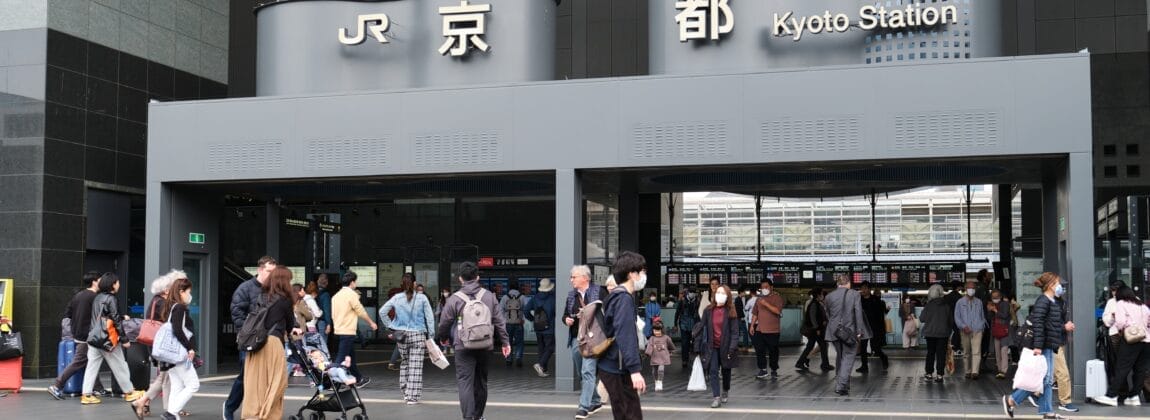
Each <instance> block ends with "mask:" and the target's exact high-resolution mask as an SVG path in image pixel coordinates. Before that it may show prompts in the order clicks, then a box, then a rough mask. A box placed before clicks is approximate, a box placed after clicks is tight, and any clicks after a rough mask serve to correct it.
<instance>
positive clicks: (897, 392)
mask: <svg viewBox="0 0 1150 420" xmlns="http://www.w3.org/2000/svg"><path fill="white" fill-rule="evenodd" d="M890 353H891V355H892V356H893V360H892V361H893V363H892V366H891V368H890V370H888V371H885V372H883V371H882V370H881V369H878V368H877V367H876V366H874V365H872V367H871V369H872V370H871V373H870V374H868V375H862V374H858V373H855V374H854V375H853V377H852V388H851V389H852V394H851V396H849V397H846V398H843V397H838V396H836V395H834V393H832V392H831V388H830V386H829V384H830V381H831V376H832V374H831V373H827V374H823V373H806V374H802V373H798V372H796V371H795V370H794V369H793V368H792V366H793V365H794V363H795V355H796V354H797V349H784V356H783V358H782V361H781V362H780V366H782V369H780V371H779V372H780V374H781V376H780V378H779V380H778V381H775V382H771V381H761V380H756V379H755V378H754V377H753V374H754V364H755V363H754V358H753V357H751V356H746V357H743V358H742V367H741V368H740V369H739V370H737V371H736V373H735V378H734V381H733V383H732V389H731V402H730V403H729V404H728V405H725V406H723V408H721V409H711V408H709V404H710V394H709V393H707V392H687V391H686V383H687V377H688V376H689V372H687V371H685V370H683V369H681V368H680V367H679V366H678V365H674V366H672V367H670V369H668V371H667V377H666V383H665V386H666V390H665V391H663V392H653V391H651V392H648V393H647V394H646V395H644V396H643V406H644V412H645V413H646V418H649V419H722V420H727V419H781V418H787V419H790V418H803V419H808V418H812V419H813V418H836V419H842V418H852V417H853V418H860V419H875V418H879V419H881V418H900V419H901V418H916V419H917V418H1002V417H1003V416H1002V411H1001V408H1000V406H999V402H998V397H999V396H1001V395H1002V394H1003V393H1004V392H1007V391H1008V390H1007V388H1009V387H1010V383H1009V381H1006V380H995V379H993V378H986V377H983V379H981V380H978V381H969V380H965V379H963V378H962V377H961V375H958V376H957V377H948V378H947V381H946V382H945V383H943V384H934V383H926V382H923V381H922V380H921V379H920V378H919V377H920V376H921V374H922V367H921V364H922V362H921V357H922V355H921V353H922V352H921V351H920V352H918V353H911V352H904V351H902V350H895V351H891V352H890ZM389 354H390V351H388V350H387V349H383V348H380V349H369V350H368V351H366V352H363V353H362V354H361V357H362V358H363V359H364V360H383V359H385V358H386V357H387V356H388V355H389ZM529 357H533V356H529ZM492 360H495V359H494V357H493V359H492ZM561 360H563V361H567V360H569V358H561ZM815 364H816V365H817V362H816V363H815ZM365 370H366V371H367V373H368V375H369V376H371V377H372V378H373V383H372V384H370V385H368V386H367V387H366V389H365V390H364V391H363V392H362V397H363V398H364V402H365V405H366V406H367V410H368V414H369V415H371V417H373V418H386V419H420V420H429V419H455V418H459V417H460V413H459V408H458V405H457V401H458V399H457V397H456V395H455V382H454V371H453V370H451V369H450V368H449V369H448V370H446V371H441V370H439V369H436V368H434V367H432V366H430V365H429V366H428V367H427V370H425V372H426V378H425V395H424V403H423V404H421V405H418V406H407V405H404V404H403V403H402V401H401V399H400V394H399V388H398V384H397V376H398V375H397V372H393V371H389V370H387V369H386V363H381V362H370V363H369V364H367V366H365ZM646 376H649V375H646ZM48 383H49V381H47V380H30V381H25V384H24V385H25V390H24V392H22V393H20V394H11V395H9V396H7V397H4V398H0V413H3V414H0V418H5V419H8V418H13V419H27V418H35V419H42V420H50V419H69V420H79V419H121V418H122V419H131V418H133V417H132V415H131V413H130V412H129V409H128V406H127V404H126V403H123V402H112V401H113V400H112V399H110V398H109V399H105V403H104V404H101V405H98V406H80V405H79V401H78V400H76V399H71V400H67V401H63V402H60V401H55V400H53V399H51V398H50V397H49V396H48V395H47V394H46V393H45V392H43V390H44V388H45V387H46V386H47V385H48ZM490 384H491V402H490V403H489V405H488V410H487V413H486V416H487V418H489V419H492V420H495V419H532V420H536V419H567V418H571V417H572V415H573V414H574V410H575V408H576V407H575V405H576V402H577V400H578V394H577V393H575V392H556V391H554V390H553V389H554V382H553V380H552V379H551V378H539V377H538V376H536V375H535V372H534V370H532V369H531V368H530V362H528V363H527V366H524V367H523V368H511V369H505V368H504V367H503V365H502V363H499V364H498V365H493V369H492V374H491V381H490ZM230 386H231V380H230V379H229V378H227V377H213V378H204V383H203V385H202V386H201V388H200V393H199V394H197V396H196V398H194V399H193V400H192V402H191V403H190V405H189V407H188V410H189V411H191V412H192V413H193V416H192V417H191V418H192V419H197V418H198V419H208V418H218V417H219V414H218V413H219V407H220V404H221V403H222V401H223V398H224V397H225V396H226V394H227V392H228V389H229V388H230ZM311 392H312V391H311V389H310V388H309V387H308V384H307V381H306V380H303V379H302V378H294V380H293V384H292V386H290V387H289V389H288V392H287V397H286V398H287V401H286V402H285V404H284V405H285V408H286V409H287V410H289V412H288V413H287V414H292V413H294V412H295V410H297V409H298V408H299V407H301V406H302V405H303V404H304V402H305V401H306V399H307V398H308V397H309V396H310V395H311ZM1076 399H1077V400H1078V401H1076V402H1077V403H1079V404H1080V405H1081V406H1082V408H1083V410H1082V411H1081V412H1080V413H1077V414H1072V416H1073V417H1074V418H1077V419H1111V418H1115V417H1130V418H1150V407H1119V408H1111V407H1102V406H1097V405H1091V404H1082V403H1081V398H1076ZM157 407H158V406H157ZM1034 413H1035V411H1034V409H1032V408H1028V407H1027V408H1022V409H1020V411H1019V414H1020V415H1022V414H1024V415H1026V416H1024V417H1030V418H1037V416H1035V415H1034ZM1067 414H1069V413H1067ZM328 418H332V416H330V415H329V416H328ZM594 418H610V412H609V410H607V409H604V411H602V412H600V413H599V414H597V415H596V416H594Z"/></svg>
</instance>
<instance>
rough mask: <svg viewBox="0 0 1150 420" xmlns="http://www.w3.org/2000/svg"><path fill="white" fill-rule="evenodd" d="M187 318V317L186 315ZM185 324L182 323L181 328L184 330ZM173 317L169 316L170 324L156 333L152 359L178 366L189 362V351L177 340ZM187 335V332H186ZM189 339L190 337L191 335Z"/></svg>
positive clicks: (163, 326) (165, 324)
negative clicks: (173, 330)
mask: <svg viewBox="0 0 1150 420" xmlns="http://www.w3.org/2000/svg"><path fill="white" fill-rule="evenodd" d="M184 316H187V315H184ZM183 326H184V324H183V322H181V323H180V328H183ZM172 328H173V327H172V316H171V314H169V315H168V322H165V323H164V325H162V326H160V329H159V330H157V331H156V336H155V339H154V340H152V358H153V359H156V361H159V362H163V363H170V364H173V365H174V364H178V363H182V362H184V361H186V360H188V349H186V348H184V345H183V344H180V340H177V339H176V334H175V333H173V332H172ZM184 332H185V334H186V333H187V331H186V330H185V331H184ZM189 338H191V337H190V335H189Z"/></svg>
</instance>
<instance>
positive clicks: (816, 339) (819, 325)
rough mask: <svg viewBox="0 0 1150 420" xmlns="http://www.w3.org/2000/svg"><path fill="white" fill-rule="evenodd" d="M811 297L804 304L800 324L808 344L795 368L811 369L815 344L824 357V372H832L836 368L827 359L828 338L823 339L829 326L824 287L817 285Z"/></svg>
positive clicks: (820, 354)
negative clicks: (811, 357)
mask: <svg viewBox="0 0 1150 420" xmlns="http://www.w3.org/2000/svg"><path fill="white" fill-rule="evenodd" d="M810 295H811V298H810V299H809V300H807V303H806V305H804V306H803V319H802V323H801V324H799V325H800V326H799V332H800V333H802V334H803V336H804V337H806V338H807V346H806V347H804V348H803V353H802V354H801V355H799V360H798V361H797V362H795V369H798V370H799V371H802V372H806V371H808V370H810V369H811V361H810V359H809V356H810V355H811V351H813V350H814V349H815V346H816V345H818V346H819V356H820V357H822V359H823V363H822V365H820V368H821V369H822V370H823V372H830V371H832V370H834V369H835V367H834V366H832V365H831V362H830V360H828V359H827V340H825V339H823V333H825V332H826V328H827V311H826V309H824V308H823V296H824V294H823V289H822V288H821V287H815V288H814V289H811V291H810Z"/></svg>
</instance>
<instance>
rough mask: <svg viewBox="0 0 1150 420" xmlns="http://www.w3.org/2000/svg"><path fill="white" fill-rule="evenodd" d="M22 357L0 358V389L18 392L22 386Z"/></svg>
mask: <svg viewBox="0 0 1150 420" xmlns="http://www.w3.org/2000/svg"><path fill="white" fill-rule="evenodd" d="M23 365H24V357H23V356H21V357H17V358H15V359H8V360H0V391H12V392H16V393H19V392H20V388H22V387H24V371H23V370H22V367H23Z"/></svg>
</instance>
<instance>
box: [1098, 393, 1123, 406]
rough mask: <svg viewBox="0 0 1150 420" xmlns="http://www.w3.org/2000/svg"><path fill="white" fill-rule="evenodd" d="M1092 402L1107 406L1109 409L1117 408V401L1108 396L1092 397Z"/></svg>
mask: <svg viewBox="0 0 1150 420" xmlns="http://www.w3.org/2000/svg"><path fill="white" fill-rule="evenodd" d="M1094 402H1096V403H1098V404H1102V405H1108V406H1111V407H1117V406H1118V399H1117V398H1114V397H1111V396H1109V395H1102V396H1098V397H1094Z"/></svg>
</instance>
